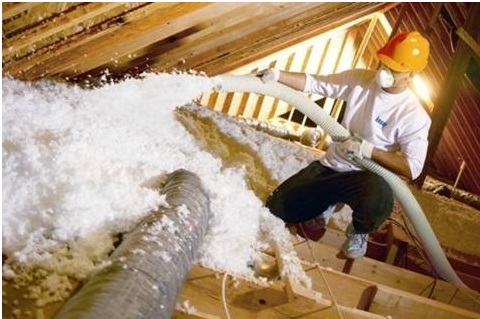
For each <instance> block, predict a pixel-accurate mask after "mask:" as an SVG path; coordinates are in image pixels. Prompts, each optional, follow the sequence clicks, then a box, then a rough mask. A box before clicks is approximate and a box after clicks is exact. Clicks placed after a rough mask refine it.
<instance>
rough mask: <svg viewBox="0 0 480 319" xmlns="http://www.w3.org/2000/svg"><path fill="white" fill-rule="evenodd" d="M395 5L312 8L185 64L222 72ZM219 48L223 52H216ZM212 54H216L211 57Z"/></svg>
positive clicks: (361, 19)
mask: <svg viewBox="0 0 480 319" xmlns="http://www.w3.org/2000/svg"><path fill="white" fill-rule="evenodd" d="M324 5H326V4H324ZM331 5H332V6H333V4H331ZM394 5H395V4H373V5H372V4H366V3H350V4H345V5H344V6H343V7H336V8H335V10H328V9H326V8H323V9H322V8H321V7H318V8H314V9H311V10H309V11H307V12H304V13H302V14H298V15H296V16H294V17H292V18H290V19H288V20H284V21H282V22H279V23H277V24H275V25H272V26H270V27H269V28H268V30H258V31H256V32H254V33H252V34H249V35H248V37H247V36H245V37H244V38H243V39H241V40H237V41H231V42H228V43H226V44H225V45H222V46H220V47H218V48H217V49H216V52H213V51H208V52H203V53H202V54H201V55H198V57H197V60H198V62H197V63H196V65H189V66H188V67H191V68H195V69H197V70H201V71H204V72H207V74H210V75H216V74H221V73H225V72H228V71H229V70H232V69H235V68H237V67H240V66H241V65H245V64H247V63H250V62H252V61H255V60H257V59H260V58H262V57H265V56H267V55H269V54H272V53H275V52H277V51H279V50H281V49H284V48H286V47H289V46H291V45H294V44H296V43H299V42H301V41H304V40H306V39H308V38H311V37H313V36H315V35H318V34H321V33H323V32H326V31H328V30H332V29H335V28H336V27H339V26H340V25H346V27H349V26H352V25H355V24H358V23H359V22H361V21H364V20H365V19H368V18H369V16H368V15H369V14H371V13H374V12H377V11H381V10H385V9H387V7H388V8H390V7H392V6H394ZM337 6H338V4H337ZM267 32H268V33H267ZM218 52H224V54H222V55H219V54H218ZM214 56H216V58H212V57H214Z"/></svg>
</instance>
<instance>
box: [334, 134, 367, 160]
mask: <svg viewBox="0 0 480 319" xmlns="http://www.w3.org/2000/svg"><path fill="white" fill-rule="evenodd" d="M373 147H374V146H373V144H371V143H369V142H367V141H365V140H364V139H363V138H361V137H360V136H356V135H354V136H350V137H348V138H347V139H346V140H344V141H343V142H340V145H339V150H340V152H342V155H344V156H346V157H347V158H349V159H362V158H372V152H373Z"/></svg>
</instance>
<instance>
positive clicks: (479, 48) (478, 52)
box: [457, 28, 480, 59]
mask: <svg viewBox="0 0 480 319" xmlns="http://www.w3.org/2000/svg"><path fill="white" fill-rule="evenodd" d="M457 34H458V36H459V37H460V39H462V40H463V42H465V43H466V44H467V45H468V46H469V47H470V49H471V50H472V53H473V54H474V55H475V56H476V57H477V59H480V44H479V43H478V42H477V41H476V40H475V39H474V38H473V37H472V36H471V35H470V34H469V33H468V32H467V31H465V29H464V28H458V30H457Z"/></svg>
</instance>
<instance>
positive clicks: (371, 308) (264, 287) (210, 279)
mask: <svg viewBox="0 0 480 319" xmlns="http://www.w3.org/2000/svg"><path fill="white" fill-rule="evenodd" d="M305 268H306V271H307V274H308V275H309V276H311V278H312V280H313V282H314V285H313V287H312V289H307V288H305V287H303V286H301V285H299V284H296V283H294V282H293V281H290V280H287V281H285V280H281V281H277V282H272V283H270V284H266V283H265V282H262V281H257V280H254V279H251V278H249V279H247V278H241V277H239V276H236V277H232V276H230V275H227V278H226V279H225V278H224V276H225V274H222V273H220V272H216V271H214V270H211V269H205V268H202V267H200V266H198V265H196V266H194V267H193V268H192V270H191V273H190V276H189V279H188V280H187V282H186V283H185V285H184V289H183V291H182V293H181V296H180V297H179V300H178V306H177V311H176V315H175V316H174V318H225V317H226V315H225V311H226V310H225V307H226V309H227V311H228V312H229V314H230V315H231V317H232V318H268V319H273V318H297V317H302V318H318V317H319V316H321V317H322V318H327V319H328V318H332V319H333V318H335V319H337V318H340V317H339V314H338V311H339V312H340V313H341V315H342V316H343V318H365V319H374V318H375V319H377V318H388V317H389V316H391V317H392V318H412V319H414V318H415V319H417V318H432V319H433V318H435V319H437V318H444V319H447V318H448V319H456V318H459V319H467V318H480V314H479V313H475V312H472V311H468V310H464V309H461V308H457V307H454V306H451V305H448V304H445V303H441V302H438V301H435V300H432V299H428V298H424V297H421V296H418V295H415V294H412V293H408V292H404V291H401V290H398V289H395V288H392V287H388V286H385V285H381V284H377V283H375V282H370V281H367V280H364V279H360V278H358V277H355V276H352V275H348V274H344V273H342V272H339V271H335V270H332V269H329V268H325V267H321V266H317V265H313V264H308V263H305ZM319 271H321V272H323V275H324V277H325V278H326V280H324V279H322V278H320V272H319ZM224 280H225V282H226V285H225V286H223V285H222V283H223V281H224ZM326 283H328V285H329V286H330V288H331V289H332V291H333V293H334V295H335V298H336V300H337V303H338V304H337V308H338V310H336V309H335V307H334V304H333V302H332V299H331V298H332V297H331V296H329V293H328V292H327V289H326V287H325V285H326ZM224 303H225V305H226V306H225V305H224ZM182 305H188V307H185V306H182ZM189 311H190V312H189Z"/></svg>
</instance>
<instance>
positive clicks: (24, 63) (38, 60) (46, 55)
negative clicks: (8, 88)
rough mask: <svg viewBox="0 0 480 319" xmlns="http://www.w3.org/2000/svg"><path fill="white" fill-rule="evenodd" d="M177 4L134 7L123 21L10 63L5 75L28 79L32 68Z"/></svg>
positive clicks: (6, 67) (125, 15)
mask: <svg viewBox="0 0 480 319" xmlns="http://www.w3.org/2000/svg"><path fill="white" fill-rule="evenodd" d="M173 5H175V3H165V2H158V3H150V4H148V5H145V6H141V7H134V8H132V9H131V10H130V11H128V12H126V13H125V14H122V16H121V19H119V18H116V19H114V20H113V21H112V20H111V19H110V20H109V19H107V20H105V21H104V22H102V23H100V24H98V25H96V26H94V27H90V29H87V30H84V32H81V33H79V34H75V35H72V36H69V37H67V38H65V39H62V40H60V42H59V43H56V44H55V45H54V48H51V47H48V46H47V47H43V48H37V49H36V50H35V52H33V53H32V54H30V55H28V56H27V57H24V58H22V59H19V60H16V61H13V62H8V63H6V64H5V65H4V67H3V74H4V75H5V74H9V75H11V76H14V77H18V78H23V79H26V78H25V76H24V74H26V73H28V71H29V70H30V69H32V68H42V67H44V65H45V64H47V63H51V61H55V59H56V58H57V57H59V56H61V55H63V54H67V53H68V52H70V51H73V50H76V49H77V48H79V47H83V46H88V45H89V43H90V42H91V41H93V40H95V39H99V38H102V37H107V36H108V35H109V34H111V33H114V32H116V31H118V30H119V29H120V28H121V27H122V25H124V24H133V23H135V22H136V21H138V20H141V19H143V18H144V17H145V16H148V15H149V14H151V13H152V12H154V11H157V10H162V9H163V10H164V9H167V8H169V7H171V6H173Z"/></svg>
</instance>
